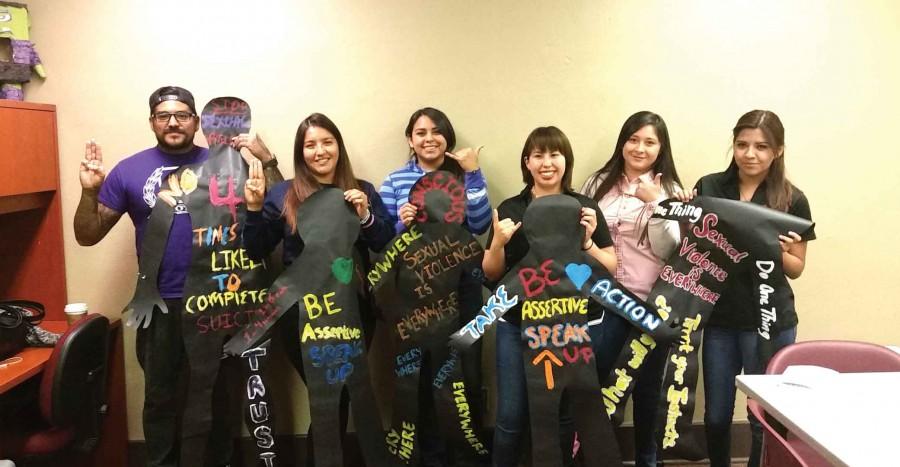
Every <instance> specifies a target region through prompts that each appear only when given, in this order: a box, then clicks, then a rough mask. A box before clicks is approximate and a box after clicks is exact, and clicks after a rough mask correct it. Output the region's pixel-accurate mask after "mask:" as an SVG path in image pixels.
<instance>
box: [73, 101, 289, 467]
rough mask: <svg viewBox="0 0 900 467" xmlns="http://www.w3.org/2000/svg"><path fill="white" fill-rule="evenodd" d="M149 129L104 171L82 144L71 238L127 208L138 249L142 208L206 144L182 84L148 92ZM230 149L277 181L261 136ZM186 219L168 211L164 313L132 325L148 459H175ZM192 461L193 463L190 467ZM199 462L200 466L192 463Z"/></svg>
mask: <svg viewBox="0 0 900 467" xmlns="http://www.w3.org/2000/svg"><path fill="white" fill-rule="evenodd" d="M149 104H150V119H149V122H150V129H151V130H152V131H153V133H154V135H156V143H157V144H156V146H154V147H151V148H148V149H145V150H143V151H140V152H138V153H137V154H134V155H132V156H130V157H127V158H125V159H123V160H122V161H120V162H119V163H118V164H116V166H115V167H113V169H112V170H110V171H109V174H107V173H106V171H105V169H104V168H103V155H102V151H101V148H100V145H99V144H97V143H96V142H95V141H94V140H91V141H89V142H87V143H86V144H85V149H84V159H83V160H82V161H81V167H80V169H79V179H80V181H81V187H82V190H81V201H80V202H79V204H78V208H77V210H76V211H75V223H74V224H75V238H76V240H77V241H78V243H79V244H80V245H84V246H89V245H94V244H96V243H97V242H99V241H100V240H102V239H103V238H104V237H105V236H106V234H107V233H108V232H109V231H110V229H112V227H113V226H114V225H115V224H116V222H118V220H119V218H121V217H122V214H124V213H128V216H129V217H130V218H131V222H132V223H133V224H134V228H135V243H136V247H137V251H138V253H139V252H140V250H141V242H142V241H143V239H144V232H145V229H146V226H147V221H148V220H149V217H150V212H151V210H152V209H153V206H154V205H155V204H156V202H157V194H158V193H159V191H160V189H161V188H168V183H167V178H168V176H169V174H172V173H175V172H176V171H177V170H178V168H179V167H180V166H182V165H189V164H197V163H202V162H203V161H205V160H206V158H207V156H208V155H209V151H208V149H207V148H204V147H200V146H195V145H194V134H195V133H196V132H197V129H198V127H199V125H200V118H199V116H198V115H197V109H196V107H195V105H194V96H193V94H191V93H190V91H188V90H186V89H184V88H180V87H178V86H163V87H161V88H159V89H157V90H156V91H154V92H153V94H151V95H150V102H149ZM232 145H233V146H234V147H236V148H238V149H239V148H242V147H246V148H247V149H248V150H249V151H250V153H251V154H252V155H253V156H254V157H256V158H257V159H259V160H261V161H262V162H263V163H264V166H265V167H266V178H267V180H268V181H269V182H274V181H280V180H282V177H281V174H280V173H279V172H278V169H277V167H276V164H277V163H276V162H275V159H274V157H273V156H272V154H271V153H270V152H269V150H268V148H266V146H265V144H264V143H263V142H262V140H261V139H259V138H257V137H248V135H241V136H238V137H235V138H234V139H233V140H232ZM191 235H192V232H191V220H190V217H189V216H183V215H176V216H175V218H174V221H173V223H172V228H171V231H170V234H169V241H168V242H167V243H166V249H165V252H164V253H163V258H162V263H161V264H160V268H159V277H158V287H159V292H160V295H161V296H162V298H163V299H164V300H165V302H166V305H167V306H168V308H169V312H168V313H166V314H163V313H154V315H153V319H152V320H151V321H150V325H149V326H148V327H146V328H143V327H142V328H139V329H138V330H137V342H136V346H135V347H136V352H137V357H138V362H140V365H141V368H142V369H143V371H144V411H143V422H144V438H145V440H146V451H147V465H148V466H153V467H157V466H160V467H161V466H173V467H174V466H176V465H177V464H178V459H179V452H178V438H179V436H178V433H179V427H178V420H179V416H178V411H179V410H180V407H179V404H178V388H179V386H180V385H181V384H180V380H181V379H182V378H183V377H184V375H186V373H185V372H184V371H183V369H184V367H185V366H186V365H185V364H186V359H185V358H184V344H183V342H182V338H181V312H182V309H183V306H182V291H183V288H184V282H185V278H186V277H187V271H188V268H189V266H190V260H191V239H192V237H191ZM217 428H221V427H215V426H214V428H213V433H212V434H211V440H210V446H209V447H208V452H210V455H211V456H217V457H220V459H216V460H215V461H214V463H213V464H212V465H227V463H228V462H229V457H230V454H231V439H230V435H229V433H228V431H229V430H228V429H227V428H226V429H224V430H218V431H223V432H222V433H217ZM191 467H193V466H191ZM198 467H200V466H198Z"/></svg>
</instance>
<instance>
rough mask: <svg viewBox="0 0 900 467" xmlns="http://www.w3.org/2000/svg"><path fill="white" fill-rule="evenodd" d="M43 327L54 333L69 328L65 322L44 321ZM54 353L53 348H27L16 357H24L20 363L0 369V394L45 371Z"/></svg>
mask: <svg viewBox="0 0 900 467" xmlns="http://www.w3.org/2000/svg"><path fill="white" fill-rule="evenodd" d="M41 327H42V328H44V329H46V330H48V331H52V332H64V331H65V330H66V328H68V324H67V323H66V322H65V321H44V322H43V323H41ZM51 353H53V348H52V347H25V349H24V350H23V351H21V352H19V353H18V354H16V355H15V356H17V357H22V361H21V362H19V363H13V364H11V365H8V366H6V367H5V368H0V394H3V393H5V392H6V391H9V390H10V389H12V388H14V387H16V386H18V385H19V384H21V383H23V382H25V381H27V380H28V379H29V378H31V377H32V376H34V375H37V374H38V373H40V372H41V370H43V369H44V364H45V363H47V360H49V359H50V354H51Z"/></svg>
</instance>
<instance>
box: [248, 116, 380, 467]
mask: <svg viewBox="0 0 900 467" xmlns="http://www.w3.org/2000/svg"><path fill="white" fill-rule="evenodd" d="M326 187H336V188H339V189H340V190H342V191H343V192H344V199H345V200H346V202H347V203H349V204H350V205H351V206H352V207H353V209H354V210H355V211H356V214H357V215H358V216H359V223H360V234H359V238H358V239H357V241H356V243H355V245H354V247H355V248H356V249H357V251H358V252H359V257H360V259H361V260H362V263H363V264H361V265H359V266H360V267H361V268H362V269H361V271H363V273H364V272H365V271H368V269H369V250H372V251H375V252H378V251H380V250H381V249H382V248H384V246H385V245H386V244H387V243H388V242H389V241H390V240H391V238H393V236H394V228H393V224H392V222H391V221H390V219H389V217H388V214H387V211H386V210H385V207H384V203H382V202H381V197H380V196H378V192H377V191H376V190H375V187H374V186H373V185H372V184H371V183H369V182H367V181H365V180H360V179H358V178H356V176H355V175H354V174H353V168H352V166H351V164H350V158H349V156H348V155H347V148H346V146H345V145H344V138H343V136H342V135H341V132H340V130H338V128H337V126H336V125H335V124H334V122H332V121H331V120H330V119H329V118H328V117H326V116H325V115H322V114H320V113H314V114H311V115H310V116H309V117H307V118H305V119H304V120H303V121H302V122H301V123H300V126H299V127H298V128H297V135H296V137H295V139H294V178H293V179H291V180H286V181H284V182H281V183H279V184H277V185H275V186H273V187H271V190H270V191H269V193H266V185H265V179H264V178H263V168H262V164H261V163H260V162H259V161H253V162H252V163H251V165H250V178H249V179H248V180H247V183H246V185H245V187H244V200H245V202H246V203H247V217H246V221H245V225H244V229H243V244H244V248H245V249H246V251H247V253H248V254H249V255H250V257H251V258H253V259H255V260H260V259H262V258H265V257H267V256H268V255H269V254H270V253H271V252H272V251H274V249H275V247H276V246H278V244H279V243H281V244H282V261H283V263H284V265H285V266H288V265H290V264H291V263H292V262H293V261H294V259H296V258H297V257H298V256H299V255H300V253H301V252H302V251H303V248H304V239H303V238H301V237H300V235H299V233H298V229H297V226H298V224H300V223H302V222H304V220H303V219H298V218H297V208H298V207H299V206H300V205H301V204H303V202H304V201H305V200H306V199H307V198H309V197H310V196H311V195H312V194H313V193H315V192H316V191H319V190H321V189H323V188H326ZM322 267H323V268H327V267H329V265H322ZM358 293H359V294H360V297H359V305H360V306H359V310H360V317H361V319H362V323H363V326H362V327H363V336H364V338H365V342H366V346H367V347H368V344H369V342H371V336H372V333H373V330H374V325H375V316H374V313H373V307H372V306H371V297H370V296H369V293H368V291H367V290H361V291H358ZM278 327H279V328H280V331H281V340H282V342H283V345H284V346H285V350H286V353H287V355H288V358H289V360H290V361H291V363H292V364H293V365H294V367H295V368H296V369H297V372H298V373H299V374H300V376H301V377H304V370H303V361H302V358H301V351H300V341H299V339H298V334H297V330H298V329H299V310H298V307H297V306H294V307H293V308H291V309H289V310H288V311H287V312H285V314H284V315H283V316H282V317H281V319H280V320H279V323H278ZM304 379H305V377H304ZM340 405H341V410H340V412H341V413H340V418H341V420H340V424H341V425H340V426H341V429H342V432H343V430H345V429H346V426H347V408H348V406H349V397H348V395H347V392H346V391H344V392H343V393H342V394H341V401H340ZM311 439H312V432H310V436H309V437H308V438H307V440H308V441H307V449H311V447H312V442H311ZM312 458H313V457H312V453H311V452H308V453H307V459H312Z"/></svg>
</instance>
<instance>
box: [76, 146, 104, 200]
mask: <svg viewBox="0 0 900 467" xmlns="http://www.w3.org/2000/svg"><path fill="white" fill-rule="evenodd" d="M105 178H106V171H105V170H104V169H103V150H102V149H101V148H100V145H99V144H97V142H96V141H94V140H90V141H88V142H87V143H84V159H82V160H81V166H80V167H79V168H78V179H79V180H80V181H81V188H83V189H86V190H99V189H100V185H103V180H104V179H105Z"/></svg>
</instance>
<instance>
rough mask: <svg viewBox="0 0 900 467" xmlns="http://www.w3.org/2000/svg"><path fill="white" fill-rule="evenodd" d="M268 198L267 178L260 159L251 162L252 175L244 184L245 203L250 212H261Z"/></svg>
mask: <svg viewBox="0 0 900 467" xmlns="http://www.w3.org/2000/svg"><path fill="white" fill-rule="evenodd" d="M265 198H266V177H265V176H264V175H263V168H262V162H260V161H259V159H254V160H252V161H250V174H249V177H248V178H247V181H246V182H244V202H246V203H247V210H248V211H261V210H262V206H263V200H265Z"/></svg>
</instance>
